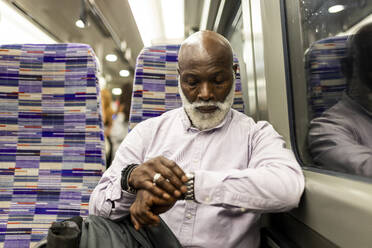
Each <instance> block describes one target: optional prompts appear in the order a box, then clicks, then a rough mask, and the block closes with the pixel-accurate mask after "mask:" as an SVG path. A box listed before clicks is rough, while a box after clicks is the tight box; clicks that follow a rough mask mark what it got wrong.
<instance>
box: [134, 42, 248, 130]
mask: <svg viewBox="0 0 372 248" xmlns="http://www.w3.org/2000/svg"><path fill="white" fill-rule="evenodd" d="M179 48H180V45H163V46H152V47H146V48H144V49H143V50H142V51H141V53H140V54H139V55H138V58H137V64H136V71H135V78H134V82H133V95H132V105H131V111H130V124H129V130H131V129H133V128H134V127H135V125H137V124H138V123H139V122H141V121H144V120H146V119H148V118H151V117H156V116H159V115H161V114H162V113H164V112H166V111H168V110H172V109H175V108H178V107H181V106H182V102H181V98H180V95H179V93H178V74H177V61H178V60H177V58H178V50H179ZM234 63H235V64H237V65H239V62H238V59H237V58H236V56H234ZM233 108H234V109H236V110H238V111H240V112H244V104H243V95H242V86H241V82H240V72H239V66H238V70H237V75H236V86H235V98H234V104H233Z"/></svg>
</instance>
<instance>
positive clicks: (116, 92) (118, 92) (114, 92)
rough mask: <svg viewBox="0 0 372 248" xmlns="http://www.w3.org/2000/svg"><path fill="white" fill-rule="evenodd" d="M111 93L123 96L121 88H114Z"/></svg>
mask: <svg viewBox="0 0 372 248" xmlns="http://www.w3.org/2000/svg"><path fill="white" fill-rule="evenodd" d="M111 92H112V94H113V95H115V96H120V95H121V89H120V88H113V89H112V91H111Z"/></svg>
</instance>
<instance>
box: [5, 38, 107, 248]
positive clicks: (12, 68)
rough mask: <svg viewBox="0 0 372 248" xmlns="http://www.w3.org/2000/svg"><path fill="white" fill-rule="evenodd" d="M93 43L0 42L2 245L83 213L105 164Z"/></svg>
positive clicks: (29, 238) (32, 237) (27, 240)
mask: <svg viewBox="0 0 372 248" xmlns="http://www.w3.org/2000/svg"><path fill="white" fill-rule="evenodd" d="M96 73H97V63H96V58H95V55H94V53H93V51H92V49H91V48H90V47H89V46H87V45H83V44H51V45H2V46H0V247H30V246H32V245H33V244H34V243H36V242H38V241H39V240H40V239H42V238H43V237H44V236H45V235H46V234H47V230H48V228H49V227H50V225H51V223H52V222H53V221H60V220H64V219H68V218H70V217H73V216H77V215H80V216H86V215H88V202H89V197H90V194H91V192H92V190H93V189H94V187H95V186H96V184H97V183H98V181H99V179H100V177H101V175H102V170H103V168H104V163H105V162H104V161H105V159H104V150H103V149H104V145H103V144H104V143H103V131H102V119H101V112H100V111H101V110H100V102H99V88H98V82H97V78H96Z"/></svg>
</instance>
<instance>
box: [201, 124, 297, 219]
mask: <svg viewBox="0 0 372 248" xmlns="http://www.w3.org/2000/svg"><path fill="white" fill-rule="evenodd" d="M249 144H250V147H248V148H247V149H248V150H249V152H248V154H249V159H248V164H247V169H243V170H238V169H233V170H227V171H205V170H198V171H195V199H196V201H197V202H200V203H203V204H209V205H214V206H222V207H226V208H234V207H238V208H242V210H246V211H253V212H257V213H264V212H280V211H287V210H289V209H291V208H293V207H296V206H297V205H298V203H299V200H300V197H301V195H302V192H303V189H304V177H303V174H302V170H301V167H300V166H299V164H298V163H297V161H296V158H295V157H294V155H293V153H292V151H291V150H289V149H286V148H285V141H284V140H283V138H282V137H281V136H280V135H279V134H278V133H277V132H276V131H275V130H274V129H273V127H272V126H271V125H270V124H268V123H267V122H258V123H257V124H255V125H254V126H253V127H252V129H251V131H250V132H249Z"/></svg>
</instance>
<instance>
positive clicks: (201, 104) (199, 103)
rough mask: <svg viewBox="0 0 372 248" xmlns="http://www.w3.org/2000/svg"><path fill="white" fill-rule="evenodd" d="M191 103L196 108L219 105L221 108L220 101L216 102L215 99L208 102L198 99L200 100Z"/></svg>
mask: <svg viewBox="0 0 372 248" xmlns="http://www.w3.org/2000/svg"><path fill="white" fill-rule="evenodd" d="M191 105H192V106H193V107H194V108H198V107H217V108H220V106H219V104H218V102H214V101H207V102H201V101H198V102H193V103H192V104H191Z"/></svg>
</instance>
